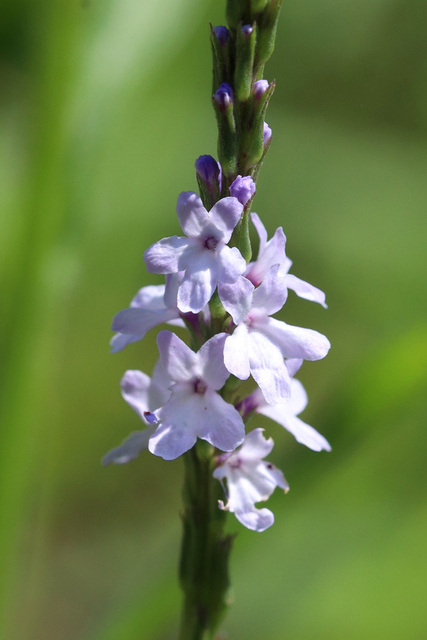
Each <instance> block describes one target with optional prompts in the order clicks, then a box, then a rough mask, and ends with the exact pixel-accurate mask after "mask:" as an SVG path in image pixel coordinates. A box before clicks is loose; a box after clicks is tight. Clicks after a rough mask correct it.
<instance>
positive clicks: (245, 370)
mask: <svg viewBox="0 0 427 640" xmlns="http://www.w3.org/2000/svg"><path fill="white" fill-rule="evenodd" d="M248 342H249V336H248V330H247V327H246V325H244V324H241V325H239V326H238V327H236V329H235V330H234V333H233V335H231V336H229V337H228V338H227V340H226V341H225V346H224V364H225V366H226V368H227V369H228V371H229V372H230V373H232V374H233V375H235V376H236V377H237V378H239V380H247V379H248V378H249V376H250V363H249V344H248Z"/></svg>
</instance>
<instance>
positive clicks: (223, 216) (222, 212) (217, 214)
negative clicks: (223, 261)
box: [209, 197, 243, 244]
mask: <svg viewBox="0 0 427 640" xmlns="http://www.w3.org/2000/svg"><path fill="white" fill-rule="evenodd" d="M242 211H243V205H242V204H241V203H240V202H239V201H238V200H237V198H232V197H228V198H221V200H218V202H217V203H216V204H215V205H214V206H213V207H212V209H211V210H210V212H209V216H210V219H211V221H212V223H213V224H214V225H215V226H216V227H217V228H218V229H220V230H221V231H222V233H223V241H224V242H225V243H226V244H227V242H228V241H229V240H230V238H231V234H232V233H233V229H234V227H235V226H236V224H237V223H238V222H239V220H240V216H241V215H242Z"/></svg>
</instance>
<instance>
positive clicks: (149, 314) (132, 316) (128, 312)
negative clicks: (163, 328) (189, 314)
mask: <svg viewBox="0 0 427 640" xmlns="http://www.w3.org/2000/svg"><path fill="white" fill-rule="evenodd" d="M177 318H179V311H178V309H167V308H166V307H165V306H163V309H161V310H158V311H151V310H150V309H138V308H136V307H130V308H129V309H122V310H121V311H119V312H118V313H116V315H115V316H114V318H113V322H112V324H111V328H112V330H113V331H118V332H119V333H126V334H130V335H134V336H139V338H140V340H141V339H142V338H143V337H144V336H145V334H146V333H147V331H149V330H150V329H153V327H157V325H159V324H163V323H164V322H168V321H169V320H174V319H177Z"/></svg>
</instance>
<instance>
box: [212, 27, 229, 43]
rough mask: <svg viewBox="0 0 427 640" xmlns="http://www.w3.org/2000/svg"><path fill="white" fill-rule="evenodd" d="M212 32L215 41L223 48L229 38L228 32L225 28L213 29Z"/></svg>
mask: <svg viewBox="0 0 427 640" xmlns="http://www.w3.org/2000/svg"><path fill="white" fill-rule="evenodd" d="M213 32H214V34H215V37H216V39H217V40H218V42H219V44H220V45H221V46H222V47H225V45H226V44H227V40H228V38H229V37H230V32H229V30H228V29H227V27H214V28H213Z"/></svg>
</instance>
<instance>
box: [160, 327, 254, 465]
mask: <svg viewBox="0 0 427 640" xmlns="http://www.w3.org/2000/svg"><path fill="white" fill-rule="evenodd" d="M226 337H227V336H226V334H225V333H219V334H217V335H215V336H214V337H213V338H211V339H210V340H208V341H207V342H205V344H204V345H203V346H202V347H201V349H200V350H199V351H198V352H197V353H195V352H194V351H192V350H191V349H190V348H189V347H188V346H187V345H186V344H185V343H184V342H183V341H182V340H180V339H179V338H178V337H177V336H176V335H175V334H173V333H171V332H170V331H161V332H160V333H159V335H158V336H157V344H158V347H159V352H160V358H161V361H162V364H163V366H164V367H165V369H166V372H167V374H168V376H169V378H170V379H171V380H172V384H171V385H170V387H169V388H170V391H171V397H170V398H169V400H168V402H167V403H166V404H165V405H164V406H163V407H161V408H160V409H158V410H157V411H155V412H154V413H155V416H156V418H157V420H158V422H159V426H158V427H157V429H156V431H155V433H154V434H153V435H152V436H151V438H150V441H149V450H150V451H151V453H154V454H155V455H156V456H160V457H162V458H164V459H165V460H174V459H175V458H177V457H178V456H180V455H182V454H183V453H185V452H186V451H188V450H189V449H191V448H192V447H193V446H194V444H195V443H196V440H197V438H202V439H203V440H207V442H209V443H210V444H212V445H213V446H214V447H217V448H218V449H221V450H222V451H233V450H234V449H235V448H236V447H237V446H238V445H239V444H241V443H242V442H243V439H244V437H245V426H244V424H243V420H242V417H241V415H240V414H239V412H238V411H237V410H236V409H235V408H234V407H233V405H231V404H229V403H227V402H225V400H223V399H222V397H221V396H220V395H219V394H218V393H217V391H218V390H219V389H221V387H222V386H223V385H224V383H225V381H226V380H227V378H228V377H229V373H228V371H227V369H226V368H225V366H224V355H223V352H224V342H225V339H226Z"/></svg>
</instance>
